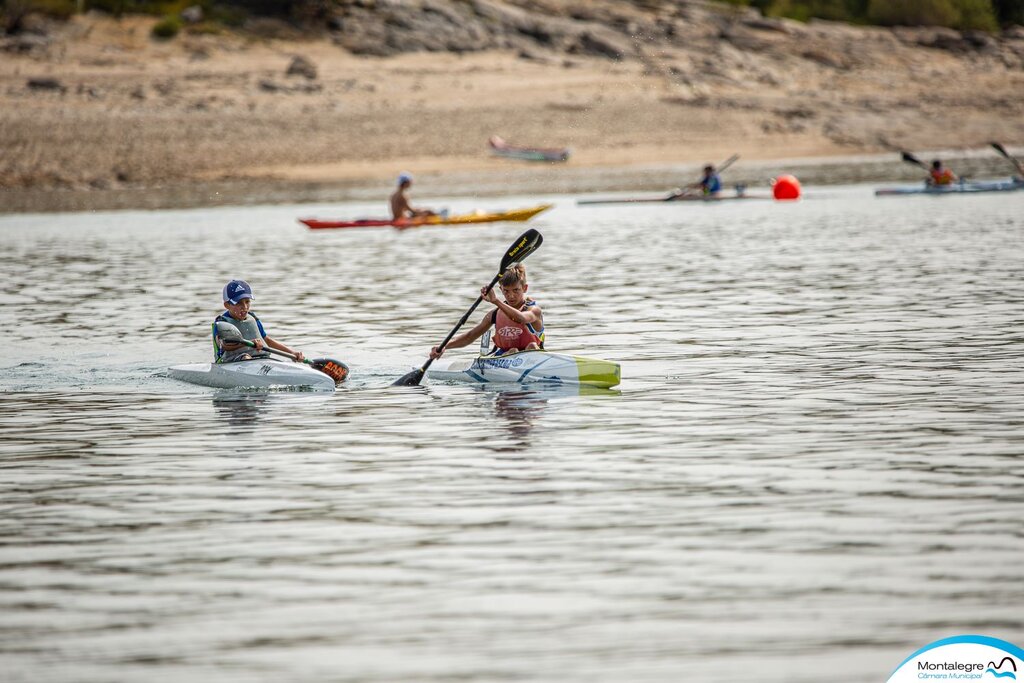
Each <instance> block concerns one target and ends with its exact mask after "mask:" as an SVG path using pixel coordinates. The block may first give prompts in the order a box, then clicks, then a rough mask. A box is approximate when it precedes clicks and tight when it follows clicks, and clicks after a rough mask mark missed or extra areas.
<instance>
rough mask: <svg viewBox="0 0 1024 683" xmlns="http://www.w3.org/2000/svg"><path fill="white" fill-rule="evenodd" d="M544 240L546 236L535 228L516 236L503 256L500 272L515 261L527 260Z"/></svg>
mask: <svg viewBox="0 0 1024 683" xmlns="http://www.w3.org/2000/svg"><path fill="white" fill-rule="evenodd" d="M543 241H544V236H543V235H541V234H540V233H539V232H538V231H537V230H535V229H533V228H530V229H529V230H527V231H526V232H524V233H523V234H522V235H520V236H519V237H518V238H516V241H515V242H513V243H512V246H510V247H509V248H508V251H506V252H505V255H504V256H502V257H501V266H500V267H499V268H498V272H499V273H504V272H505V271H506V270H508V267H509V266H511V265H512V264H513V263H522V262H523V261H525V260H526V257H527V256H529V255H530V254H532V253H533V252H535V251H537V249H538V248H540V245H541V243H542V242H543Z"/></svg>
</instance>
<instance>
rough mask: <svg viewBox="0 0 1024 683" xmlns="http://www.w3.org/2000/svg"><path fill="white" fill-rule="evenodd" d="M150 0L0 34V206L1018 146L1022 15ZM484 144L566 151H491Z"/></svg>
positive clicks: (172, 199)
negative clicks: (960, 23)
mask: <svg viewBox="0 0 1024 683" xmlns="http://www.w3.org/2000/svg"><path fill="white" fill-rule="evenodd" d="M950 1H952V0H950ZM14 4H17V3H14V2H13V0H7V2H6V3H5V7H7V8H8V9H9V8H10V7H11V6H12V5H14ZM23 4H28V5H31V4H32V3H31V2H26V3H23ZM122 4H124V3H122ZM127 4H129V5H130V4H132V3H127ZM151 4H152V3H151ZM157 4H159V3H157ZM164 4H168V6H170V5H174V6H175V7H177V6H178V5H181V6H182V7H183V8H184V9H178V10H175V11H174V12H173V13H172V14H171V15H169V16H165V17H163V18H161V17H159V16H147V15H141V14H127V13H126V14H123V15H122V16H120V17H115V16H112V15H111V14H109V13H105V12H99V11H86V12H84V13H81V14H72V15H70V16H67V17H65V18H63V19H55V18H53V17H51V16H48V15H46V14H43V13H39V12H35V13H28V14H26V16H25V17H24V18H23V20H22V22H21V25H20V26H19V27H18V28H17V30H16V31H12V30H10V28H9V27H8V31H7V33H6V34H3V35H0V53H2V54H3V59H0V149H3V150H4V154H3V155H2V158H0V212H24V211H33V212H34V211H42V212H46V211H68V210H100V209H119V208H176V207H189V206H209V205H221V204H250V203H261V202H270V203H281V202H304V201H346V200H367V199H373V198H377V197H379V198H380V199H381V201H382V203H383V201H384V200H385V199H386V197H387V194H388V193H389V192H390V190H391V188H392V185H393V181H394V177H395V176H396V175H397V174H398V172H400V171H403V170H405V171H410V172H412V173H413V174H414V175H415V176H416V187H415V190H414V195H415V196H416V197H419V198H427V197H430V196H441V195H443V196H500V195H508V194H517V195H522V194H533V193H546V194H550V193H553V192H558V193H585V192H609V191H620V190H621V191H637V190H649V191H652V192H657V191H664V190H666V189H670V188H673V187H677V186H679V185H682V184H684V183H686V182H692V181H693V180H694V179H695V178H696V174H697V172H698V170H699V168H700V166H702V165H703V164H705V163H715V162H719V161H721V160H723V159H725V158H727V157H729V156H730V155H732V154H734V153H738V154H740V155H741V160H740V162H739V163H737V164H736V165H735V166H733V167H732V168H731V169H730V170H729V172H728V174H727V177H726V178H725V181H726V184H727V185H732V184H745V185H748V186H750V187H761V186H764V185H765V184H766V183H767V182H768V181H769V180H770V178H772V177H774V176H775V175H778V174H779V173H783V172H787V173H794V174H795V175H797V176H798V177H800V179H801V180H802V181H803V182H804V183H805V184H836V183H856V182H869V181H883V180H888V181H900V180H906V181H914V180H918V179H920V178H921V172H920V170H919V169H916V168H913V167H909V166H907V165H906V164H902V163H901V162H900V160H899V156H898V154H897V153H896V152H898V150H900V149H908V150H911V151H913V152H915V153H917V154H919V155H922V156H923V157H926V158H929V159H930V158H931V157H932V156H935V155H941V156H942V157H943V158H944V159H947V160H948V161H950V162H951V163H952V164H955V168H956V170H957V172H958V173H959V174H960V175H962V176H968V177H986V176H987V177H1006V176H1007V175H1009V174H1010V172H1011V168H1010V167H1009V165H1008V164H1007V163H1006V162H1005V160H1003V159H1001V158H999V157H998V156H997V155H995V154H994V153H993V152H992V150H991V149H990V148H988V147H987V145H988V143H989V142H990V141H999V142H1001V143H1003V144H1004V145H1006V146H1007V147H1008V148H1009V149H1011V150H1015V149H1016V150H1019V149H1020V148H1021V146H1022V145H1024V98H1022V97H1021V96H1020V93H1021V92H1024V28H1022V27H1021V26H1019V25H1015V24H1009V25H1004V26H1001V27H997V26H994V25H993V26H989V27H988V30H984V31H982V30H977V29H974V28H962V29H961V28H948V27H936V26H919V27H913V28H912V27H906V26H894V27H885V26H859V25H852V24H846V23H839V22H832V21H823V20H820V19H814V18H812V19H810V21H808V22H799V21H795V20H792V19H787V18H783V17H776V16H765V15H764V14H762V12H761V11H759V10H758V9H756V8H754V7H744V6H736V5H729V4H725V3H710V2H699V1H696V0H694V1H683V2H667V1H666V2H658V1H651V2H611V1H610V0H609V1H605V0H593V1H590V2H574V1H572V0H545V1H543V2H541V1H540V0H505V1H502V0H473V1H472V2H454V1H448V0H391V1H389V2H378V3H373V2H362V1H359V2H356V1H352V2H348V1H344V2H326V3H320V4H319V5H317V6H318V7H319V6H321V5H322V7H321V10H322V12H323V14H322V15H316V16H314V17H312V18H310V17H306V18H305V19H302V20H301V21H300V20H299V19H298V18H296V17H295V16H290V17H284V18H282V17H278V18H274V17H261V18H259V19H258V20H257V19H253V18H250V20H248V21H247V22H243V23H242V24H241V25H240V26H239V27H237V28H231V27H225V26H222V25H215V24H211V23H210V21H209V16H210V11H211V10H209V9H206V10H204V9H203V7H204V6H207V7H210V6H214V3H200V4H196V5H193V6H189V7H186V6H185V5H187V4H188V3H164ZM240 4H245V3H240ZM312 4H316V3H312ZM754 4H756V3H754ZM761 4H764V3H761ZM790 4H793V3H790ZM797 4H799V3H797ZM861 4H863V3H861ZM911 4H912V3H911ZM954 4H955V3H954ZM983 4H984V3H983ZM1001 4H1006V3H1001ZM1011 4H1012V3H1011ZM284 5H289V6H290V5H296V6H298V5H302V6H303V7H306V6H307V5H309V6H311V5H310V3H284ZM284 5H282V6H284ZM293 10H294V8H293ZM204 12H206V14H204ZM963 16H967V15H963ZM182 17H189V19H188V20H186V19H183V18H182ZM168 22H170V23H171V24H172V28H173V30H172V31H170V34H169V35H161V32H162V31H165V29H162V28H161V27H165V26H166V25H167V24H168ZM8 23H9V22H8ZM492 135H501V136H502V137H504V138H505V139H506V140H508V141H509V142H510V143H512V144H517V145H524V146H533V147H568V148H569V149H570V150H571V156H570V158H569V160H568V162H565V163H546V162H540V163H537V162H533V163H531V162H522V161H514V160H509V159H501V158H496V157H494V156H493V155H492V154H491V153H490V150H489V149H488V147H487V140H488V138H489V137H490V136H492ZM382 205H383V204H382Z"/></svg>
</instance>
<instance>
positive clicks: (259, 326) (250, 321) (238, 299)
mask: <svg viewBox="0 0 1024 683" xmlns="http://www.w3.org/2000/svg"><path fill="white" fill-rule="evenodd" d="M223 296H224V308H225V309H227V310H225V311H224V312H223V313H221V314H220V315H218V316H217V318H216V319H215V320H214V321H213V355H214V362H215V363H233V362H234V361H239V360H251V359H253V358H267V357H268V356H270V353H268V352H267V351H264V350H263V347H264V346H269V347H270V348H272V349H277V350H278V351H284V352H285V353H290V354H292V355H293V356H295V359H296V360H297V361H299V362H301V361H302V360H303V358H304V356H303V355H302V352H301V351H293V350H292V349H290V348H288V347H287V346H285V345H284V344H282V343H281V342H279V341H276V340H274V339H271V338H270V337H268V336H267V333H266V332H265V331H264V330H263V323H262V322H260V319H259V318H257V317H256V314H255V313H251V312H249V308H250V307H251V306H252V302H253V296H252V287H250V286H249V283H248V282H246V281H245V280H232V281H231V282H229V283H227V284H226V285H224V291H223ZM218 322H223V323H229V324H231V325H234V326H235V327H236V328H238V331H239V333H241V335H242V338H243V339H246V340H248V341H251V342H253V343H254V344H255V345H256V346H255V348H253V347H251V346H246V345H245V344H238V343H231V342H228V341H225V340H223V339H221V338H220V337H219V336H218V335H217V323H218Z"/></svg>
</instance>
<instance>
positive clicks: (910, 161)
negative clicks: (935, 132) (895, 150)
mask: <svg viewBox="0 0 1024 683" xmlns="http://www.w3.org/2000/svg"><path fill="white" fill-rule="evenodd" d="M900 156H901V157H902V158H903V161H905V162H907V163H908V164H916V165H918V166H920V167H921V168H928V166H927V165H925V163H924V162H923V161H921V160H920V159H918V158H917V157H915V156H914V155H913V154H911V153H910V152H900Z"/></svg>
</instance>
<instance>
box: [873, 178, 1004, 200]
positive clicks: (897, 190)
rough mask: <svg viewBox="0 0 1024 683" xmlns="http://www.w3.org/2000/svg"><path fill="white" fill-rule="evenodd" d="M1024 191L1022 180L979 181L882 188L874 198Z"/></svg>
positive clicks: (876, 191) (876, 192)
mask: <svg viewBox="0 0 1024 683" xmlns="http://www.w3.org/2000/svg"><path fill="white" fill-rule="evenodd" d="M1018 190H1024V178H1010V179H1009V180H979V181H976V182H969V181H966V180H961V181H959V182H956V183H953V184H952V185H923V186H922V185H913V186H910V187H883V188H880V189H878V190H875V196H876V197H893V196H898V195H908V194H927V195H933V196H935V195H937V196H941V195H947V194H977V193H979V192H1016V191H1018Z"/></svg>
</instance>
